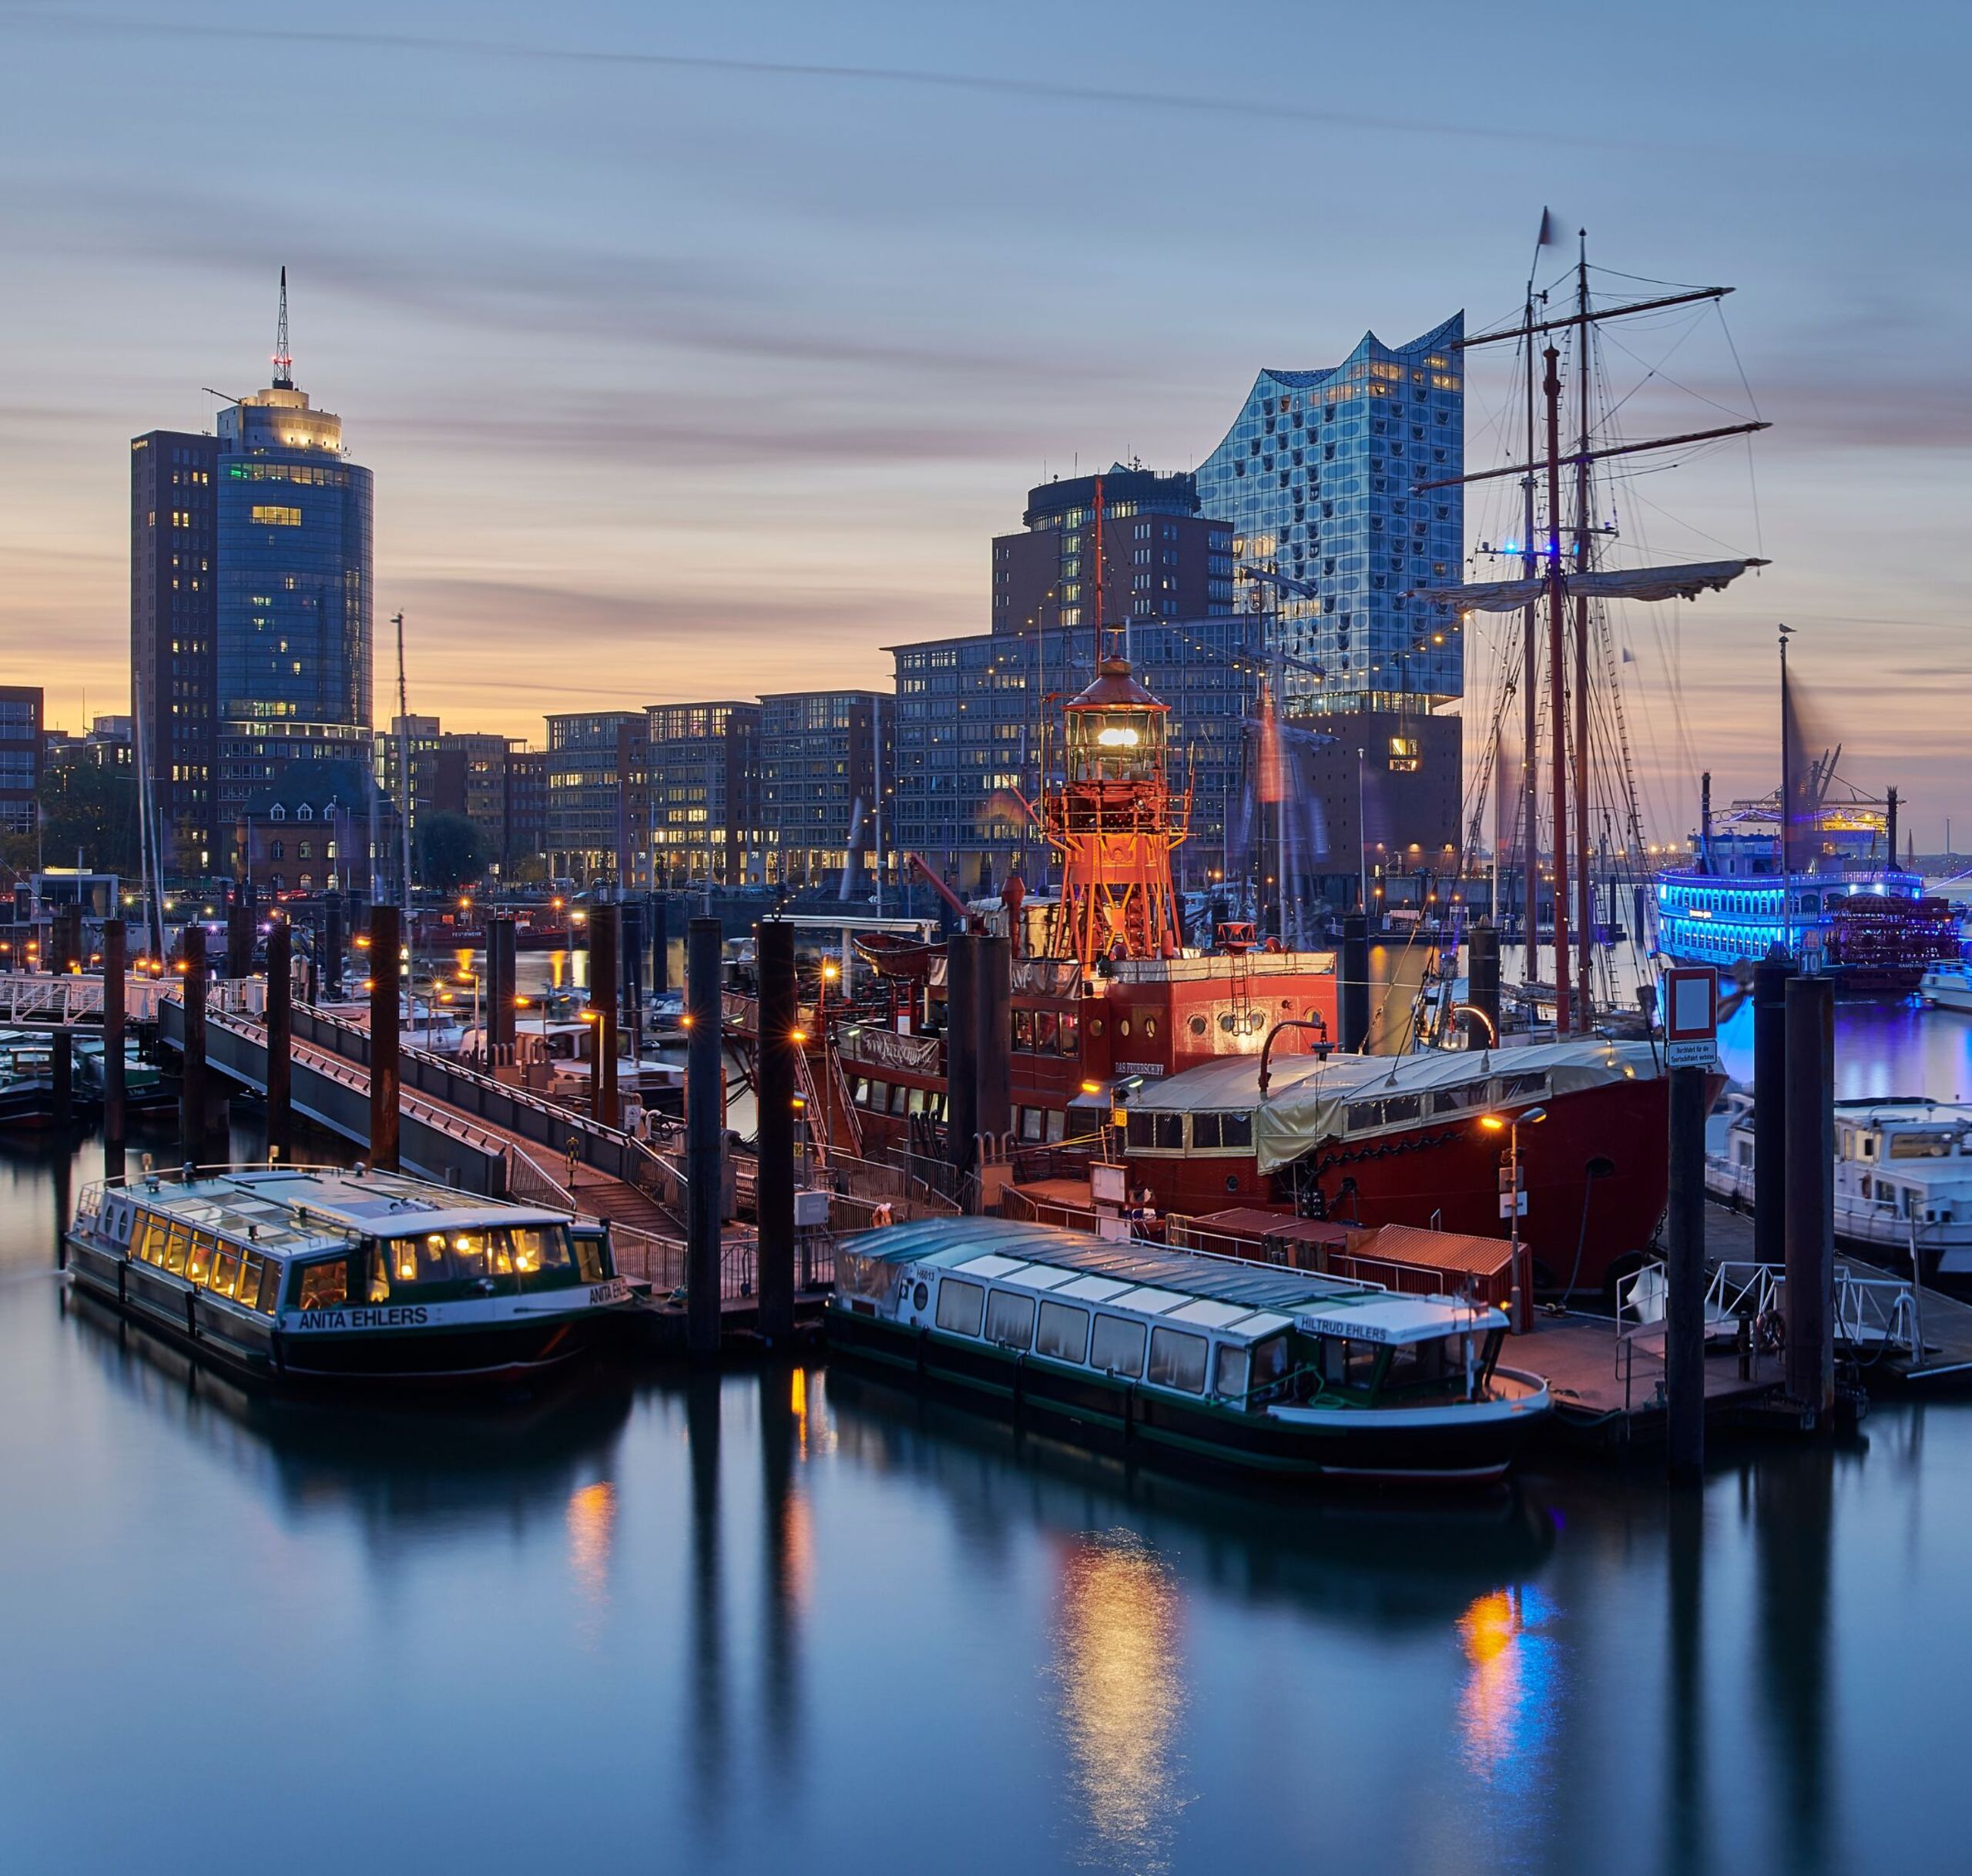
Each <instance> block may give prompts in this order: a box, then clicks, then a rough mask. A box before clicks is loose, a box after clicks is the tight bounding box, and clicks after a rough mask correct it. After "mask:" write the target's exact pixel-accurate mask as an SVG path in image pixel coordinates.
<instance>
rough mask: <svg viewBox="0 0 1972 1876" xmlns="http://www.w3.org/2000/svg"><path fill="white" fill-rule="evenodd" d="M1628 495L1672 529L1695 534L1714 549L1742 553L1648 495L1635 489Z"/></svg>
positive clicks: (1730, 542) (1733, 544) (1734, 546)
mask: <svg viewBox="0 0 1972 1876" xmlns="http://www.w3.org/2000/svg"><path fill="white" fill-rule="evenodd" d="M1629 493H1630V494H1632V496H1634V497H1635V499H1636V500H1637V501H1639V502H1641V503H1642V504H1643V506H1644V507H1645V508H1654V509H1655V510H1656V511H1657V512H1658V514H1661V515H1662V516H1663V518H1665V520H1666V521H1668V522H1669V523H1670V524H1671V525H1672V527H1674V528H1683V529H1684V530H1685V531H1686V532H1687V533H1689V534H1696V535H1697V536H1698V538H1699V539H1700V540H1701V541H1710V542H1711V543H1712V545H1713V546H1714V547H1720V548H1724V549H1725V551H1726V552H1727V553H1729V554H1738V553H1739V552H1740V551H1742V550H1741V549H1740V548H1739V546H1738V545H1737V544H1736V543H1734V542H1732V541H1722V540H1720V539H1719V537H1718V536H1717V535H1716V534H1707V533H1706V532H1705V530H1704V529H1703V528H1701V527H1699V525H1698V524H1697V523H1696V522H1695V521H1686V520H1685V519H1684V518H1683V517H1682V515H1676V514H1672V512H1671V511H1670V510H1669V509H1668V508H1665V507H1664V506H1663V505H1662V503H1659V502H1655V501H1652V500H1651V499H1650V497H1648V495H1645V494H1642V493H1640V492H1639V491H1637V490H1635V489H1632V490H1631V491H1629Z"/></svg>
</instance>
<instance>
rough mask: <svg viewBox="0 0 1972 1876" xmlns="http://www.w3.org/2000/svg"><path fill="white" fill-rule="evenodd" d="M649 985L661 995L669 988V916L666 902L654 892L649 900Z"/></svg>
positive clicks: (657, 994)
mask: <svg viewBox="0 0 1972 1876" xmlns="http://www.w3.org/2000/svg"><path fill="white" fill-rule="evenodd" d="M649 904H650V987H651V993H652V995H653V996H656V997H662V996H663V995H665V994H666V993H667V992H668V991H669V990H670V988H671V918H670V910H669V904H668V902H667V901H666V900H665V899H662V898H661V897H660V896H658V895H657V894H656V893H652V895H651V898H650V901H649Z"/></svg>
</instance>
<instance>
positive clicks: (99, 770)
mask: <svg viewBox="0 0 1972 1876" xmlns="http://www.w3.org/2000/svg"><path fill="white" fill-rule="evenodd" d="M39 800H40V802H41V850H42V858H43V859H45V861H46V862H47V863H48V864H49V865H50V866H72V865H73V864H74V863H75V854H76V852H77V850H78V849H80V851H81V853H82V859H83V861H84V863H85V864H86V866H88V867H89V869H90V870H91V871H92V872H96V873H119V874H121V875H122V876H124V877H125V878H126V879H128V878H131V877H133V876H135V875H136V874H137V873H139V872H140V871H141V870H142V865H141V863H140V862H139V859H138V855H137V778H136V775H135V774H134V773H132V772H131V771H130V770H129V769H118V768H115V767H112V766H110V765H106V764H99V763H96V762H90V761H87V760H78V759H70V760H69V761H67V762H56V763H55V764H54V765H52V767H51V768H49V770H48V772H46V773H45V775H43V776H42V778H41V792H40V796H39Z"/></svg>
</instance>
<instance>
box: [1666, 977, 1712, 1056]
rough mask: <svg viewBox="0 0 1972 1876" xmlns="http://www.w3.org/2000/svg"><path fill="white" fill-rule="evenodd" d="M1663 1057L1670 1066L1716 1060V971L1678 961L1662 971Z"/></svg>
mask: <svg viewBox="0 0 1972 1876" xmlns="http://www.w3.org/2000/svg"><path fill="white" fill-rule="evenodd" d="M1663 988H1664V1044H1665V1047H1664V1057H1665V1060H1666V1061H1667V1062H1668V1064H1670V1066H1671V1067H1673V1068H1705V1067H1710V1065H1711V1064H1712V1063H1713V1062H1715V1061H1716V1060H1718V1059H1719V973H1718V972H1717V971H1715V970H1713V969H1712V966H1710V965H1709V964H1679V965H1676V966H1673V967H1672V969H1671V970H1667V971H1665V973H1664V986H1663Z"/></svg>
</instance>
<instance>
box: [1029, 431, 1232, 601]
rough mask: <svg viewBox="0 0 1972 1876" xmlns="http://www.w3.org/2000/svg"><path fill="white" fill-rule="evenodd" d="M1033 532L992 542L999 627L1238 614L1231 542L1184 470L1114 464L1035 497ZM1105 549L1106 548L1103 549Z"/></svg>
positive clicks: (1032, 493) (1045, 486)
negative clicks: (1202, 506)
mask: <svg viewBox="0 0 1972 1876" xmlns="http://www.w3.org/2000/svg"><path fill="white" fill-rule="evenodd" d="M1021 520H1022V521H1025V523H1026V531H1025V533H1023V534H997V535H995V536H994V540H993V630H994V631H995V632H996V633H1005V632H1029V631H1053V630H1054V629H1055V628H1056V627H1057V626H1067V627H1074V626H1078V625H1082V626H1088V627H1090V628H1093V626H1094V625H1095V620H1096V618H1097V615H1098V605H1097V588H1098V585H1099V586H1100V588H1101V592H1102V599H1101V606H1100V613H1101V617H1102V621H1103V624H1104V625H1105V626H1106V627H1108V628H1112V629H1114V630H1116V631H1121V630H1122V628H1124V627H1125V625H1127V624H1128V623H1129V622H1130V621H1132V620H1136V619H1175V618H1186V619H1199V618H1210V617H1212V615H1215V614H1220V613H1227V612H1230V611H1232V610H1233V561H1232V553H1233V540H1232V532H1233V531H1232V530H1231V528H1229V527H1228V526H1226V524H1225V522H1224V521H1219V520H1216V519H1213V518H1211V517H1210V515H1209V514H1204V515H1202V514H1200V512H1199V492H1198V487H1197V483H1196V478H1195V477H1192V476H1191V475H1189V474H1185V473H1183V472H1182V471H1181V472H1179V473H1178V474H1171V475H1165V474H1159V472H1157V471H1155V470H1151V469H1139V468H1134V467H1132V468H1125V467H1124V466H1123V465H1122V464H1121V463H1118V464H1114V465H1113V466H1112V467H1111V468H1109V469H1108V471H1106V472H1105V473H1104V474H1100V475H1085V476H1077V477H1074V478H1073V479H1072V480H1071V481H1066V482H1064V481H1059V480H1057V481H1052V482H1044V483H1042V484H1041V486H1040V487H1038V488H1035V489H1031V490H1029V491H1028V497H1027V512H1026V513H1025V514H1024V515H1022V516H1021ZM1098 543H1099V548H1098Z"/></svg>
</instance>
